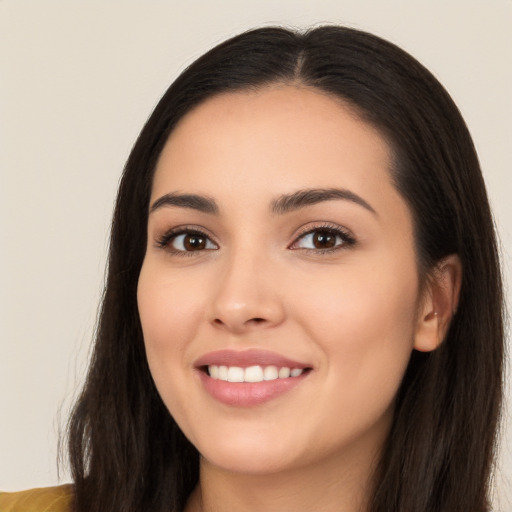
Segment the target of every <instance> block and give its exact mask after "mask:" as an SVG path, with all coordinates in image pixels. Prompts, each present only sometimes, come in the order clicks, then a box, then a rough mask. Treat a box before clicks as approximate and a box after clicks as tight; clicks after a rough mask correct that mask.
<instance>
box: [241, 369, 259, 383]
mask: <svg viewBox="0 0 512 512" xmlns="http://www.w3.org/2000/svg"><path fill="white" fill-rule="evenodd" d="M262 380H263V369H262V368H261V366H249V367H248V368H246V369H245V372H244V381H245V382H261V381H262Z"/></svg>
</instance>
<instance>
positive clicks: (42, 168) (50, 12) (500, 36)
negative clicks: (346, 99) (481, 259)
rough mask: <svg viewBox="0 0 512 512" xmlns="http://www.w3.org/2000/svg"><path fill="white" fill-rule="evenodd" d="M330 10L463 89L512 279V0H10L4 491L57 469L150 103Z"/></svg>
mask: <svg viewBox="0 0 512 512" xmlns="http://www.w3.org/2000/svg"><path fill="white" fill-rule="evenodd" d="M323 22H336V23H343V24H348V25H350V26H354V27H357V28H362V29H365V30H369V31H372V32H375V33H376V34H378V35H381V36H383V37H385V38H387V39H390V40H392V41H394V42H396V43H398V44H399V45H400V46H402V47H403V48H405V49H407V50H408V51H410V52H411V53H412V54H413V55H415V56H416V57H417V58H418V59H419V60H420V61H422V62H423V63H424V64H425V65H427V67H429V68H430V69H431V70H432V71H433V72H434V73H435V74H436V75H437V76H438V78H439V79H440V80H441V82H442V83H443V84H444V85H445V86H446V87H447V89H448V90H449V91H450V93H451V94H452V95H453V97H454V99H455V101H456V102H457V103H458V105H459V107H460V109H461V110H462V112H463V114H464V116H465V118H466V121H467V123H468V125H469V127H470V130H471V131H472V133H473V136H474V140H475V144H476V146H477V149H478V153H479V155H480V158H481V162H482V166H483V169H484V174H485V179H486V182H487V185H488V189H489V194H490V197H491V201H492V204H493V207H494V210H495V214H496V219H497V224H498V227H499V230H500V233H501V238H502V242H503V253H504V262H505V273H506V277H507V279H508V282H510V275H511V264H510V261H511V260H510V255H511V254H512V228H511V226H512V223H511V221H512V201H511V200H510V199H509V195H510V194H511V193H512V179H511V175H512V172H511V163H512V156H511V154H512V149H511V145H512V128H511V126H512V100H511V91H512V0H489V1H486V2H483V1H481V0H480V1H471V0H469V1H468V0H443V1H439V0H435V1H432V0H430V1H429V2H426V1H425V2H421V3H420V2H414V1H411V0H409V1H397V0H392V1H390V0H387V1H385V2H384V1H382V2H377V1H376V0H374V1H371V0H331V1H328V0H317V1H316V2H313V1H306V0H274V1H265V0H247V1H244V0H238V1H237V0H216V1H211V2H210V1H206V0H203V1H191V0H188V1H183V2H181V1H180V2H178V1H166V2H164V1H152V2H143V1H138V2H134V1H127V0H124V1H110V2H105V1H93V0H88V1H87V2H82V3H79V2H75V1H72V0H67V1H64V0H63V1H60V2H59V1H54V0H53V1H52V0H33V1H23V0H0V247H1V249H0V258H1V259H0V300H1V304H0V315H1V317H0V325H1V330H2V334H1V336H0V344H1V348H0V357H1V359H0V404H1V407H0V488H2V489H4V490H16V489H21V488H26V487H34V486H43V485H51V484H55V483H57V482H58V481H59V480H58V477H57V472H56V454H57V450H56V446H57V440H58V432H59V427H60V426H62V425H63V424H64V423H65V419H66V417H67V414H68V410H69V406H70V403H71V401H72V398H73V396H74V394H75V393H76V389H77V386H78V385H79V384H80V383H81V381H82V378H83V373H84V369H85V367H86V364H87V363H86V361H87V356H88V353H89V349H90V339H91V335H92V331H93V327H94V322H95V314H96V313H95V312H96V305H97V303H98V298H99V295H100V291H101V287H102V279H103V267H104V262H105V251H106V246H107V237H108V234H107V233H108V224H109V220H110V214H111V210H112V204H113V198H114V194H115V191H116V185H117V182H118V179H119V176H120V172H121V169H122V167H123V164H124V161H125V159H126V157H127V155H128V153H129V151H130V147H131V145H132V144H133V142H134V140H135V137H136V135H137V133H138V132H139V130H140V128H141V127H142V124H143V123H144V121H145V119H146V117H147V116H148V114H149V113H150V111H151V109H152V107H153V106H154V105H155V103H156V101H157V100H158V99H159V97H160V96H161V94H162V93H163V92H164V90H165V89H166V88H167V86H168V85H169V83H170V82H171V81H172V80H173V78H174V77H175V76H176V75H177V73H178V72H179V70H181V69H183V67H184V66H185V65H187V64H188V63H190V62H191V61H192V60H193V59H194V58H196V57H197V56H199V55H200V54H201V53H203V52H204V51H205V50H206V49H208V48H209V47H211V46H212V45H213V44H215V43H217V42H219V41H221V40H223V39H225V38H226V37H228V36H230V35H234V34H235V33H238V32H240V31H242V30H244V29H247V28H250V27H253V26H256V25H262V24H274V23H279V24H286V25H292V26H306V25H311V24H314V23H323ZM509 297H510V295H509ZM509 302H510V301H509ZM509 397H510V391H509ZM509 401H510V398H509ZM505 426H506V429H505V431H504V432H505V433H504V436H503V442H502V452H501V458H500V468H499V470H498V473H497V477H496V499H495V501H496V509H497V510H503V511H506V510H512V419H511V416H510V414H509V415H508V416H506V423H505ZM68 478H69V477H68V475H67V473H66V471H65V469H64V471H63V473H62V475H61V480H62V481H66V480H67V479H68Z"/></svg>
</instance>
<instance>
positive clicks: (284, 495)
mask: <svg viewBox="0 0 512 512" xmlns="http://www.w3.org/2000/svg"><path fill="white" fill-rule="evenodd" d="M372 455H373V456H370V457H368V458H367V459H366V460H365V459H364V458H363V459H361V458H358V459H356V460H353V459H352V460H350V461H348V460H346V461H345V463H344V464H340V459H339V457H333V458H332V460H331V461H326V460H325V459H323V460H322V463H321V464H318V465H315V464H311V465H308V466H307V467H306V466H305V467H302V468H295V469H293V470H289V471H281V472H279V473H271V474H244V473H234V472H229V471H226V470H224V469H221V468H219V467H216V466H213V465H212V464H210V463H209V462H208V461H206V460H204V459H202V460H201V464H200V480H199V484H198V485H197V487H196V489H195V490H194V492H193V493H192V495H191V497H190V499H189V502H188V503H187V507H186V509H185V511H186V512H226V511H230V510H236V511H237V512H261V511H262V510H265V512H282V511H283V510H293V511H294V512H311V511H312V510H314V511H316V512H334V511H336V512H361V511H363V510H366V508H367V496H368V494H369V490H370V486H371V476H372V474H373V471H374V467H375V461H376V460H377V457H376V454H375V453H373V454H372Z"/></svg>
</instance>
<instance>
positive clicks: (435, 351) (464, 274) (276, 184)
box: [0, 27, 503, 512]
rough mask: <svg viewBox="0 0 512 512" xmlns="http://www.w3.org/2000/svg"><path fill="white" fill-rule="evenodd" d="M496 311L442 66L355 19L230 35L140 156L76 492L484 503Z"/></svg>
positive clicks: (178, 501) (211, 500)
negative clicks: (355, 24)
mask: <svg viewBox="0 0 512 512" xmlns="http://www.w3.org/2000/svg"><path fill="white" fill-rule="evenodd" d="M502 304H503V300H502V291H501V281H500V271H499V263H498V257H497V251H496V242H495V235H494V227H493V222H492V217H491V213H490V210H489V206H488V201H487V198H486V193H485V187H484V183H483V180H482V176H481V173H480V170H479V165H478V161H477V157H476V153H475V150H474V147H473V144H472V141H471V138H470V135H469V133H468V131H467V128H466V126H465V124H464V121H463V120H462V118H461V116H460V113H459V112H458V110H457V108H456V107H455V105H454V104H453V102H452V100H451V99H450V97H449V96H448V94H447V93H446V91H444V89H443V88H442V87H441V86H440V84H439V83H438V82H437V81H436V80H435V79H434V78H433V77H432V75H431V74H430V73H429V72H428V71H426V70H425V68H423V67H422V66H421V65H420V64H419V63H417V62H416V61H415V60H414V59H413V58H412V57H410V56H409V55H407V54H406V53H405V52H403V51H402V50H400V49H398V48H397V47H395V46H394V45H392V44H390V43H387V42H385V41H383V40H381V39H379V38H377V37H375V36H372V35H369V34H366V33H363V32H359V31H356V30H352V29H347V28H341V27H320V28H316V29H313V30H311V31H308V32H306V33H303V34H302V33H296V32H291V31H288V30H285V29H281V28H266V29H259V30H254V31H251V32H248V33H245V34H242V35H240V36H238V37H235V38H233V39H231V40H229V41H227V42H225V43H223V44H221V45H219V46H218V47H216V48H214V49H213V50H211V51H210V52H208V53H207V54H206V55H204V56H203V57H201V58H200V59H198V60H197V61H196V62H195V63H194V64H192V65H191V66H190V68H188V69H187V70H186V71H185V72H184V73H183V74H182V75H181V76H180V77H179V78H178V79H177V80H176V82H175V83H174V84H173V85H172V86H171V87H170V88H169V90H168V91H167V93H166V94H165V95H164V97H163V98H162V100H161V101H160V103H159V104H158V106H157V107H156V109H155V111H154V113H153V114H152V116H151V117H150V119H149V120H148V122H147V124H146V126H145V127H144V129H143V130H142V132H141V134H140V136H139V139H138V141H137V143H136V144H135V146H134V148H133V151H132V153H131V155H130V157H129V160H128V163H127V165H126V169H125V172H124V175H123V179H122V182H121V185H120V189H119V195H118V199H117V205H116V210H115V214H114V221H113V228H112V239H111V247H110V259H109V268H108V279H107V285H106V290H105V295H104V299H103V305H102V312H101V317H100V322H99V326H98V333H97V340H96V346H95V351H94V355H93V359H92V362H91V366H90V370H89V374H88V377H87V381H86V384H85V387H84V390H83V393H82V395H81V397H80V398H79V400H78V402H77V404H76V407H75V410H74V412H73V415H72V418H71V421H70V425H69V448H70V459H71V465H72V470H73V476H74V481H75V486H74V489H73V510H76V511H77V512H85V511H93V510H94V511H97V510H101V511H114V510H116V511H117V510H123V511H135V510H151V511H160V510H161V511H164V510H165V511H168V510H174V511H181V510H186V511H202V510H265V511H271V510H306V509H308V510H310V509H317V510H343V511H361V510H365V511H368V512H370V511H371V512H376V511H382V512H384V511H386V512H389V511H403V512H405V511H407V512H410V511H412V510H414V511H415V512H420V511H425V512H427V511H429V512H431V511H434V510H436V511H445V512H448V511H449V512H455V511H465V512H467V511H473V512H484V511H488V510H489V503H488V494H489V478H490V472H491V469H492V462H493V456H494V447H495V440H496V430H497V424H498V420H499V412H500V404H501V394H502V382H501V374H502V361H503V324H502ZM57 492H58V491H57ZM62 492H63V493H67V494H66V497H64V498H62V503H65V505H66V506H67V503H68V502H70V501H71V494H70V490H69V488H66V489H65V490H63V491H62ZM4 499H9V498H8V497H6V498H4ZM18 499H19V498H18ZM59 499H60V498H59ZM0 503H1V501H0Z"/></svg>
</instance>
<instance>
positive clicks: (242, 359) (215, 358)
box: [194, 349, 311, 369]
mask: <svg viewBox="0 0 512 512" xmlns="http://www.w3.org/2000/svg"><path fill="white" fill-rule="evenodd" d="M210 365H218V366H222V365H223V366H239V367H241V368H246V367H248V366H277V367H280V368H282V367H287V368H302V369H304V368H310V367H311V365H308V364H305V363H301V362H299V361H294V360H292V359H289V358H288V357H285V356H282V355H281V354H277V353H275V352H271V351H268V350H260V349H249V350H242V351H240V350H230V349H225V350H216V351H214V352H209V353H208V354H205V355H204V356H201V357H200V358H199V359H198V360H197V361H196V362H195V363H194V366H196V367H197V368H199V367H203V366H210Z"/></svg>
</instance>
